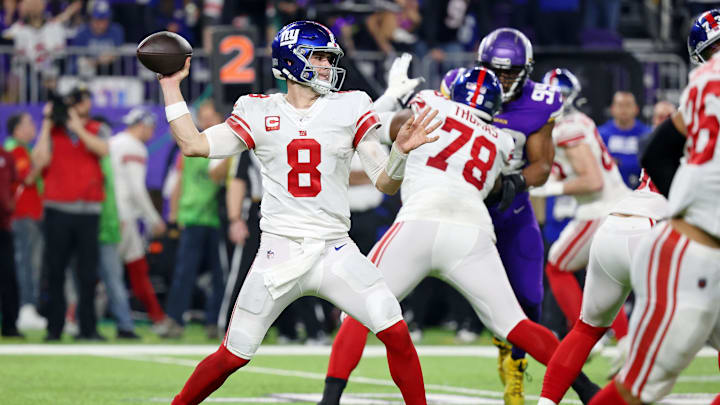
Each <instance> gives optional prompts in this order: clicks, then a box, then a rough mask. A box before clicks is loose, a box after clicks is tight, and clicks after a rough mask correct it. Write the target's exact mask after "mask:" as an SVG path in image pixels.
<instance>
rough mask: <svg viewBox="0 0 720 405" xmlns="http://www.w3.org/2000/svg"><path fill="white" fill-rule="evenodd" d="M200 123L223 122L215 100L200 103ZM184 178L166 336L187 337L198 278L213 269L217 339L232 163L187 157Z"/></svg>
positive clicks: (209, 307) (210, 306)
mask: <svg viewBox="0 0 720 405" xmlns="http://www.w3.org/2000/svg"><path fill="white" fill-rule="evenodd" d="M197 117H198V124H199V127H200V128H201V129H202V130H204V129H207V128H209V127H211V126H213V125H217V124H219V123H221V122H223V120H222V117H221V116H220V114H219V113H218V112H217V110H215V107H214V106H213V105H212V103H210V102H206V103H205V104H203V105H201V106H200V108H198V112H197ZM178 165H179V166H180V167H179V170H180V173H181V174H180V182H179V184H178V185H177V186H176V190H177V191H176V192H175V193H174V194H175V198H178V199H179V200H178V203H177V210H178V212H177V222H178V225H179V226H180V227H181V229H182V231H181V233H180V245H179V247H178V252H177V260H176V262H175V272H174V273H173V277H172V284H171V286H170V292H169V293H168V300H167V312H168V317H169V318H168V320H167V321H166V326H167V330H166V331H165V333H163V334H162V336H164V337H169V338H178V337H180V336H182V333H183V325H184V324H185V321H184V319H183V314H184V313H185V311H187V309H188V308H189V307H190V299H191V298H192V292H193V291H194V289H195V282H196V281H197V277H198V274H199V273H200V272H201V271H202V270H209V271H210V275H211V277H212V284H211V291H210V292H209V293H208V294H206V300H205V325H206V332H207V336H208V338H210V339H216V338H217V337H218V336H219V334H218V326H217V320H218V315H219V313H220V305H221V303H222V298H223V286H224V280H223V274H222V269H221V268H220V252H219V243H220V230H219V227H220V218H219V215H218V202H217V193H218V191H219V190H220V185H219V183H221V182H223V181H224V179H225V175H226V174H227V169H228V166H229V159H225V160H220V159H205V158H191V157H181V158H180V160H178Z"/></svg>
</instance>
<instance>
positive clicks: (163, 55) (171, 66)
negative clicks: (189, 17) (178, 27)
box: [137, 31, 192, 75]
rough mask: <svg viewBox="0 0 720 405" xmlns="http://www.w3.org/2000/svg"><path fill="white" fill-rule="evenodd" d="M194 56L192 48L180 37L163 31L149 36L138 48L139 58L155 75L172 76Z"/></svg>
mask: <svg viewBox="0 0 720 405" xmlns="http://www.w3.org/2000/svg"><path fill="white" fill-rule="evenodd" d="M188 56H192V47H191V46H190V43H188V41H187V40H186V39H185V38H183V37H181V36H180V35H178V34H176V33H174V32H170V31H161V32H156V33H154V34H152V35H149V36H148V37H147V38H145V39H143V40H142V42H140V45H138V47H137V58H138V60H139V61H140V62H141V63H142V64H143V65H145V67H146V68H148V69H150V70H152V71H153V72H155V73H160V74H163V75H171V74H173V73H175V72H177V71H178V70H180V69H182V68H183V66H185V59H187V57H188Z"/></svg>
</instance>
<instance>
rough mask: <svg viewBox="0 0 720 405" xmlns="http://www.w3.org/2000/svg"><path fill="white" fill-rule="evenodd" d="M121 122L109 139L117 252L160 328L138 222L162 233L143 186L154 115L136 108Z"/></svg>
mask: <svg viewBox="0 0 720 405" xmlns="http://www.w3.org/2000/svg"><path fill="white" fill-rule="evenodd" d="M123 123H124V124H125V125H127V128H125V130H124V131H122V132H120V133H119V134H117V135H115V136H114V137H113V138H112V139H111V140H110V157H111V159H112V163H113V172H114V174H115V177H114V179H115V192H116V194H117V209H118V216H119V217H120V222H121V224H122V225H121V227H120V234H121V239H122V240H121V242H120V246H119V248H118V253H119V255H120V257H121V258H122V260H123V262H124V263H125V266H126V268H127V272H128V278H129V279H130V286H131V288H132V291H133V294H135V297H136V298H137V299H138V300H140V302H142V304H143V306H144V307H145V310H146V311H147V313H148V316H149V317H150V319H151V320H152V322H153V323H154V324H155V325H156V326H157V327H158V328H160V325H161V324H162V322H163V321H164V320H165V319H166V315H165V312H164V311H163V309H162V307H161V306H160V303H159V302H158V299H157V296H156V295H155V290H154V289H153V285H152V283H150V277H149V276H148V272H149V266H148V263H147V259H146V258H145V250H146V249H145V240H144V239H143V237H142V235H141V234H140V229H139V228H138V220H142V221H143V223H144V224H145V226H146V228H145V229H148V230H149V231H150V232H151V233H152V234H153V235H154V236H157V235H160V234H162V233H163V232H165V223H164V222H163V220H162V218H161V217H160V214H158V212H157V210H156V209H155V206H154V205H153V203H152V200H151V199H150V194H149V193H148V190H147V187H146V186H145V181H146V177H147V157H148V151H147V148H146V147H145V143H146V142H147V141H149V140H150V138H151V137H152V135H153V131H154V130H155V115H154V114H153V113H152V112H151V111H150V110H147V109H145V108H142V107H136V108H134V109H132V110H130V112H129V113H128V114H127V115H126V116H125V117H124V118H123ZM156 332H158V333H161V332H162V331H161V330H156Z"/></svg>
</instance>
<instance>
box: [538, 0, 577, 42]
mask: <svg viewBox="0 0 720 405" xmlns="http://www.w3.org/2000/svg"><path fill="white" fill-rule="evenodd" d="M537 3H538V13H537V19H536V24H535V32H536V33H537V42H538V44H539V45H578V44H579V43H580V22H581V18H580V0H538V2H537Z"/></svg>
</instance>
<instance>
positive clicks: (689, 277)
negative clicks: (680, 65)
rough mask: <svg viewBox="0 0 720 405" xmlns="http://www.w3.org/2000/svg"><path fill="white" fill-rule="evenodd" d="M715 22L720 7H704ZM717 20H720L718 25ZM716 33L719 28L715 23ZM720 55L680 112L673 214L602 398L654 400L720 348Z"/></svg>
mask: <svg viewBox="0 0 720 405" xmlns="http://www.w3.org/2000/svg"><path fill="white" fill-rule="evenodd" d="M705 14H706V15H707V19H705V18H703V20H712V21H713V22H716V21H717V19H720V12H718V11H717V10H713V11H712V12H707V13H705ZM715 25H716V26H717V23H716V24H715ZM708 29H709V30H711V32H712V34H713V35H715V37H718V35H720V29H714V28H713V29H711V28H709V27H708ZM719 99H720V56H718V54H717V53H716V54H715V56H713V57H712V59H710V60H709V61H707V62H706V63H705V64H704V65H702V66H701V67H699V68H697V69H696V70H694V71H693V72H692V73H691V74H690V81H689V83H688V86H687V87H686V88H685V90H684V92H683V95H682V97H681V103H680V115H676V116H675V117H674V119H680V121H681V122H682V124H683V125H682V129H683V130H682V131H680V133H685V134H686V136H687V142H686V145H685V149H684V157H683V160H682V162H681V164H680V167H679V169H678V170H677V172H676V173H675V176H674V178H673V181H672V186H671V188H670V193H669V198H668V200H669V209H670V212H669V214H670V217H671V219H670V220H669V221H668V222H665V223H662V224H660V225H658V226H656V227H655V229H653V231H652V232H651V234H650V236H649V237H647V238H645V239H643V240H642V241H641V242H640V243H639V246H638V247H637V253H636V254H635V256H634V258H633V263H632V268H631V283H632V287H633V290H634V292H635V297H636V309H635V311H633V314H632V316H631V318H630V332H629V335H628V337H629V339H630V350H629V356H628V359H627V361H626V362H625V365H624V366H623V368H622V369H621V370H620V372H619V373H618V375H617V377H616V378H615V380H614V381H613V382H611V383H610V384H609V385H608V386H607V387H605V388H604V389H603V390H602V391H601V392H600V393H599V394H598V401H597V402H593V403H597V404H611V403H612V404H636V403H651V402H655V401H658V400H660V399H661V398H662V397H664V396H665V395H667V394H668V393H669V392H670V391H671V389H672V387H673V385H674V383H675V381H676V379H677V377H678V375H679V374H680V372H681V371H682V370H683V369H685V368H686V367H687V366H688V364H690V362H691V361H692V359H693V358H694V356H695V354H697V352H698V351H699V350H700V349H701V348H702V347H703V345H705V344H706V342H708V341H709V342H710V344H711V346H713V347H715V348H716V349H719V348H720V205H718V203H717V201H718V198H719V197H720V150H719V149H720V143H718V142H717V138H718V125H717V122H718V121H717V113H718V111H719V106H720V104H718V100H719Z"/></svg>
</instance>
